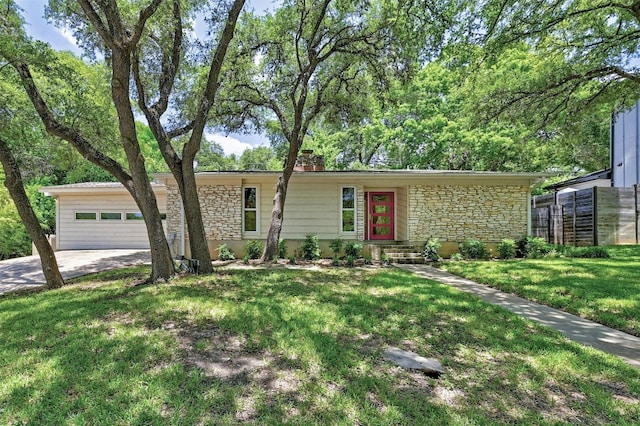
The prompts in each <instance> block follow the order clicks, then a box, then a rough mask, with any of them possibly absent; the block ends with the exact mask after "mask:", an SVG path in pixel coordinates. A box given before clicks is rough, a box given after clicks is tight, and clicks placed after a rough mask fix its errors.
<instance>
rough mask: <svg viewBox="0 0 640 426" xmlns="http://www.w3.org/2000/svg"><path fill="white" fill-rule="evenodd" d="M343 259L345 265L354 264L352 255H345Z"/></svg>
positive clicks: (354, 259) (354, 260)
mask: <svg viewBox="0 0 640 426" xmlns="http://www.w3.org/2000/svg"><path fill="white" fill-rule="evenodd" d="M344 259H345V262H346V264H347V266H354V265H355V264H356V258H355V257H354V256H351V255H346V256H345V258H344Z"/></svg>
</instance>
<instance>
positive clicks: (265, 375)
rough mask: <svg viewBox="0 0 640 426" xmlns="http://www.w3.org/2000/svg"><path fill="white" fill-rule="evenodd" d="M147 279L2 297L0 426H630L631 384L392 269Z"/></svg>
mask: <svg viewBox="0 0 640 426" xmlns="http://www.w3.org/2000/svg"><path fill="white" fill-rule="evenodd" d="M147 274H148V271H146V270H143V269H128V270H122V271H119V272H115V273H109V274H102V275H100V276H98V277H96V276H93V277H86V278H83V279H81V280H79V281H78V282H77V283H76V284H74V285H71V286H68V287H65V288H63V289H60V290H56V291H48V292H41V293H38V294H32V295H22V296H20V295H10V296H5V297H2V298H0V331H1V336H2V338H1V339H0V424H34V425H35V424H37V425H60V424H100V425H103V424H124V425H128V424H145V425H147V424H181V425H187V424H209V425H219V424H237V423H244V422H247V423H255V424H282V423H285V422H290V423H296V424H318V425H328V424H345V425H352V424H421V425H430V424H433V425H436V424H438V425H440V424H442V425H444V424H447V425H449V424H454V425H456V424H459V425H470V424H479V425H486V424H503V423H509V424H512V423H520V424H535V425H541V424H563V423H564V424H579V423H583V424H639V423H640V371H639V370H637V369H634V368H632V367H630V366H628V365H627V364H625V363H624V362H622V361H621V360H619V359H617V358H615V357H612V356H609V355H606V354H604V353H602V352H598V351H596V350H594V349H591V348H587V347H583V346H580V345H578V344H575V343H573V342H570V341H568V340H567V339H565V338H563V337H562V336H561V335H560V334H559V333H556V332H554V331H551V330H549V329H546V328H543V327H541V326H538V325H536V324H534V323H532V322H529V321H526V320H524V319H521V318H519V317H517V316H516V315H514V314H511V313H510V312H507V311H506V310H503V309H501V308H498V307H495V306H492V305H488V304H486V303H484V302H482V301H480V300H479V299H477V298H476V297H474V296H471V295H468V294H465V293H461V292H459V291H457V290H455V289H452V288H450V287H447V286H444V285H441V284H438V283H435V282H432V281H429V280H425V279H422V278H419V277H417V276H415V275H412V274H410V273H408V272H406V271H403V270H396V269H358V268H354V269H319V270H289V269H282V268H278V269H275V268H274V269H269V270H260V269H252V268H250V269H246V270H219V271H218V272H217V273H216V274H214V275H211V276H207V277H190V278H183V279H179V280H175V281H172V282H170V283H168V284H159V285H146V286H136V287H134V286H130V284H131V283H132V282H134V281H135V280H138V279H141V278H144V277H145V276H146V275H147ZM387 345H393V346H398V347H400V348H402V349H405V350H411V351H415V352H418V353H419V354H421V355H423V356H426V357H434V358H438V359H440V360H441V361H442V363H443V365H444V367H445V370H446V373H445V374H444V375H443V376H442V377H441V378H439V379H434V378H429V377H426V376H424V375H423V374H421V373H418V372H411V371H405V370H403V369H401V368H399V367H395V366H393V365H391V364H389V363H388V362H386V361H384V360H383V359H382V358H381V351H382V349H384V348H385V347H386V346H387Z"/></svg>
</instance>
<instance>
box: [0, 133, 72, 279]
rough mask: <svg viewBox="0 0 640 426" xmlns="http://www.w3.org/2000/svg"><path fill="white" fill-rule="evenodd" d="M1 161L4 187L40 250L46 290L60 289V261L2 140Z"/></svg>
mask: <svg viewBox="0 0 640 426" xmlns="http://www.w3.org/2000/svg"><path fill="white" fill-rule="evenodd" d="M0 161H1V162H2V166H3V168H4V172H5V175H6V179H5V181H4V186H6V187H7V190H9V194H10V195H11V198H12V199H13V202H14V203H15V205H16V209H17V210H18V214H19V215H20V219H22V223H23V224H24V226H25V227H26V228H27V232H28V233H29V236H30V237H31V239H32V240H33V243H34V244H35V246H36V249H37V250H38V255H39V256H40V263H41V264H42V272H43V274H44V278H45V280H46V288H59V287H62V286H63V285H64V279H63V278H62V275H61V274H60V270H59V269H58V261H57V260H56V256H55V254H54V252H53V248H52V247H51V244H49V241H48V240H47V236H46V235H45V233H44V231H43V229H42V227H41V226H40V222H39V221H38V218H37V217H36V214H35V213H34V212H33V208H32V207H31V203H30V202H29V198H28V197H27V193H26V192H25V190H24V185H23V183H22V176H21V174H20V169H19V167H18V164H17V162H16V159H15V157H14V156H13V154H12V153H11V151H10V150H9V146H8V145H7V144H6V143H5V141H4V140H3V139H2V138H0Z"/></svg>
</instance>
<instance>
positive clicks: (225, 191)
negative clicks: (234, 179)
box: [167, 185, 242, 241]
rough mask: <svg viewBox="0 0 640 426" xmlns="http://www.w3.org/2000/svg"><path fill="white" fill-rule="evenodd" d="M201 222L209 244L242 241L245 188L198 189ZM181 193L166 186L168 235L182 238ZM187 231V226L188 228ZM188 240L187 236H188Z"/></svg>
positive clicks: (216, 187)
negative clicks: (243, 195)
mask: <svg viewBox="0 0 640 426" xmlns="http://www.w3.org/2000/svg"><path fill="white" fill-rule="evenodd" d="M198 197H199V198H200V208H201V209H202V219H203V221H204V229H205V232H206V233H207V239H208V240H224V241H234V240H241V239H242V187H241V186H240V185H215V186H213V185H203V186H200V187H198ZM180 208H181V203H180V193H179V192H178V187H177V186H167V232H168V233H169V234H172V233H174V234H175V235H176V236H177V237H178V238H179V236H180V231H181V229H180V213H181V212H180ZM185 231H186V225H185ZM186 237H187V238H188V235H187V236H186Z"/></svg>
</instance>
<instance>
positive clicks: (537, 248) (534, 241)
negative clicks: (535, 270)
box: [516, 235, 552, 259]
mask: <svg viewBox="0 0 640 426" xmlns="http://www.w3.org/2000/svg"><path fill="white" fill-rule="evenodd" d="M551 250H552V247H551V245H549V244H547V243H546V242H545V241H544V240H543V239H542V238H538V237H532V236H529V235H525V236H524V237H522V238H520V239H519V240H518V241H517V242H516V256H518V257H526V258H532V259H536V258H540V257H544V256H546V255H547V254H548V253H549V252H551Z"/></svg>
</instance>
